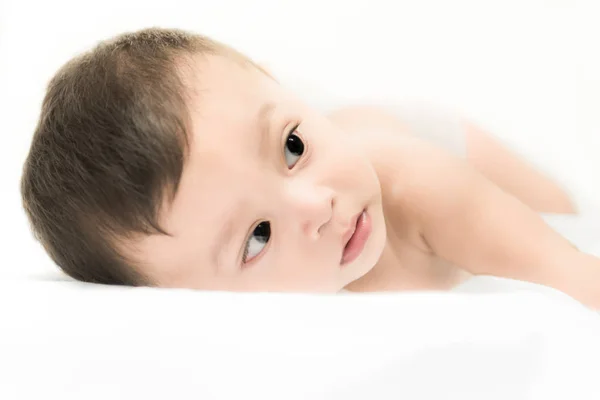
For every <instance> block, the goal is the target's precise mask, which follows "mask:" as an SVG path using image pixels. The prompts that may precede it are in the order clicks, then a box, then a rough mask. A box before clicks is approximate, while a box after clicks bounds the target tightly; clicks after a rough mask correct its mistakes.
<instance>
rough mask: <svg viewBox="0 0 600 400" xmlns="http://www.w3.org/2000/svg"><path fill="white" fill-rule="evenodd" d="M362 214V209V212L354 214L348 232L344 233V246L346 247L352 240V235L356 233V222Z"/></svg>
mask: <svg viewBox="0 0 600 400" xmlns="http://www.w3.org/2000/svg"><path fill="white" fill-rule="evenodd" d="M361 214H362V211H361V212H360V213H358V214H356V215H355V216H354V218H352V220H351V221H350V224H349V226H348V230H347V231H346V233H344V236H342V246H343V247H346V245H347V244H348V242H349V241H350V238H352V235H354V232H355V231H356V222H357V221H358V217H360V216H361Z"/></svg>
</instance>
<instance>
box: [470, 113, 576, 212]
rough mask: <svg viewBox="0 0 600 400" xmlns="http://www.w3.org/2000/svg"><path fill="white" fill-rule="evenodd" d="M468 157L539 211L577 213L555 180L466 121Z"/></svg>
mask: <svg viewBox="0 0 600 400" xmlns="http://www.w3.org/2000/svg"><path fill="white" fill-rule="evenodd" d="M464 126H465V131H466V140H467V160H468V161H469V163H470V164H471V165H473V166H474V167H475V168H476V169H477V170H479V171H480V172H481V173H482V174H484V175H485V176H486V178H488V179H490V180H491V181H493V182H494V183H495V184H496V185H498V186H500V188H502V189H503V190H505V191H506V192H508V193H510V194H512V195H514V196H516V197H518V198H519V200H521V201H522V202H523V203H525V204H527V205H528V206H529V207H531V208H533V209H534V210H536V211H541V212H547V213H564V214H569V213H574V212H575V207H574V206H573V204H572V202H571V200H570V199H569V197H568V196H567V194H566V193H565V191H564V190H563V189H562V188H560V187H559V186H558V185H557V184H556V183H555V182H553V181H552V179H550V178H548V177H547V176H545V175H544V174H542V173H541V172H540V171H538V170H537V169H535V168H534V167H533V166H532V165H531V164H529V163H527V162H526V161H525V160H523V159H522V158H521V157H519V156H518V155H517V154H515V153H514V152H513V151H511V150H509V149H508V148H506V147H505V146H504V145H502V143H500V141H498V140H496V139H495V138H494V137H493V136H492V135H490V134H488V133H487V132H485V131H484V130H483V129H482V128H481V127H479V126H477V125H475V124H473V123H471V122H468V121H465V122H464Z"/></svg>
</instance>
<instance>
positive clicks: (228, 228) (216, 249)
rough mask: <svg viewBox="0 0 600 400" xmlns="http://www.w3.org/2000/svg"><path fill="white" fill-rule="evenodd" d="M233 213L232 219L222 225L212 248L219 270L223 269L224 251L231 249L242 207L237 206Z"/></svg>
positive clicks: (213, 257) (231, 214)
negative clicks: (236, 221)
mask: <svg viewBox="0 0 600 400" xmlns="http://www.w3.org/2000/svg"><path fill="white" fill-rule="evenodd" d="M235 210H236V211H234V212H233V213H230V214H229V215H230V218H228V219H227V221H226V222H225V223H224V224H223V225H222V227H221V229H220V230H219V233H218V234H217V237H216V240H215V241H214V242H213V246H212V259H213V261H214V263H215V265H216V266H217V269H220V267H221V258H222V257H221V256H222V254H223V251H224V250H225V249H226V248H227V247H229V246H228V245H229V243H230V242H231V237H232V235H233V229H234V227H235V223H234V222H235V220H236V219H238V216H239V214H240V210H241V207H239V205H238V206H236V207H235Z"/></svg>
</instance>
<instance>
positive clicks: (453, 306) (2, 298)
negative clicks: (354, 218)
mask: <svg viewBox="0 0 600 400" xmlns="http://www.w3.org/2000/svg"><path fill="white" fill-rule="evenodd" d="M531 289H532V288H531V287H529V288H528V290H527V291H513V292H506V293H502V292H501V293H494V294H450V293H443V294H434V293H431V294H393V295H369V296H354V295H349V296H345V295H340V296H308V295H275V294H272V295H266V294H254V295H252V294H245V295H232V294H219V293H193V292H190V291H174V290H171V291H167V290H150V289H115V288H107V287H86V288H83V287H80V286H79V285H78V284H74V283H47V282H43V283H31V282H29V283H22V284H12V285H1V286H0V304H3V305H8V306H4V307H2V312H1V313H0V320H1V321H2V332H1V334H0V338H1V340H0V354H2V357H0V398H2V399H22V398H27V399H34V398H56V399H59V398H60V399H63V400H71V399H73V400H80V399H87V400H92V399H107V398H110V399H148V400H150V399H165V398H173V399H203V400H212V399H241V398H248V399H303V400H304V399H315V400H316V399H340V400H342V399H344V400H349V399H366V398H373V399H400V398H410V399H431V398H456V399H482V398H485V399H503V400H504V399H544V400H545V399H548V398H565V399H566V398H576V399H597V398H600V386H599V385H598V384H597V371H598V369H597V366H598V360H599V359H600V358H599V357H600V341H599V340H598V337H600V318H599V317H597V316H596V315H595V314H594V313H592V312H591V311H588V310H586V309H584V308H583V307H581V306H579V305H578V304H577V303H575V302H573V301H571V300H570V299H569V298H568V297H566V296H564V295H562V294H560V293H557V292H555V291H550V292H547V293H546V294H542V293H543V292H541V293H536V292H535V288H533V289H534V290H531Z"/></svg>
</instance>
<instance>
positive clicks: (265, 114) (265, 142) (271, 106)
mask: <svg viewBox="0 0 600 400" xmlns="http://www.w3.org/2000/svg"><path fill="white" fill-rule="evenodd" d="M274 111H275V103H272V102H269V103H265V104H263V105H262V106H261V107H260V109H259V110H258V114H257V121H258V129H259V133H260V138H259V144H258V156H259V157H260V159H262V160H264V159H265V158H267V154H268V152H269V127H270V123H269V122H270V121H269V119H270V117H271V116H272V115H273V112H274Z"/></svg>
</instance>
